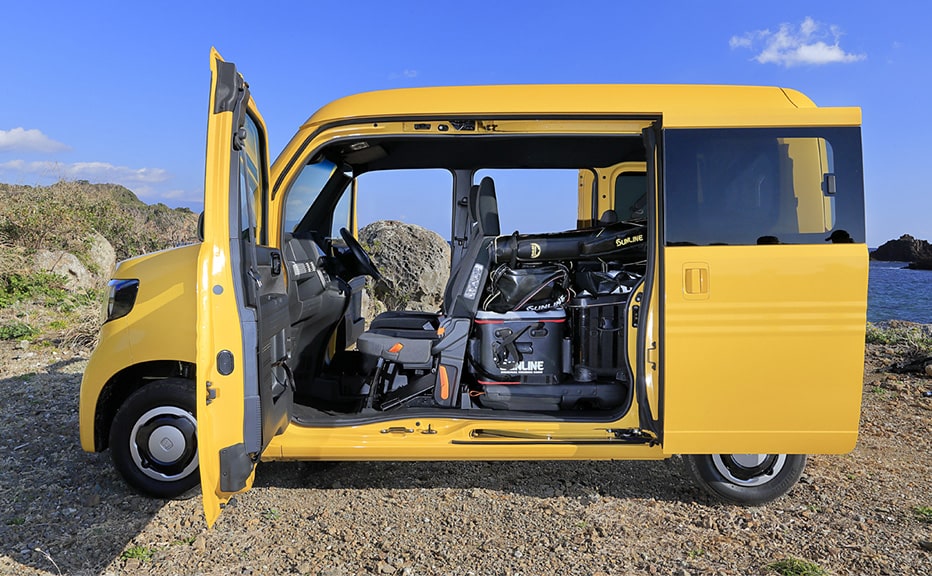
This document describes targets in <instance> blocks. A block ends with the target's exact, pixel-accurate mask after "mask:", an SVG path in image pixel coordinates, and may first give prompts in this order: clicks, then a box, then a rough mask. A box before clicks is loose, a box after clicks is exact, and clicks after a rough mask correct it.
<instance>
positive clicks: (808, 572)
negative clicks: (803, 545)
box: [767, 558, 828, 576]
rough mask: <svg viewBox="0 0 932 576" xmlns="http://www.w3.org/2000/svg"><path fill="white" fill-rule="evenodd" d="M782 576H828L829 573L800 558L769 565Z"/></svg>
mask: <svg viewBox="0 0 932 576" xmlns="http://www.w3.org/2000/svg"><path fill="white" fill-rule="evenodd" d="M767 568H768V569H770V570H771V571H772V572H775V573H777V574H780V576H826V575H827V574H828V573H827V572H826V571H825V570H824V569H823V568H822V567H820V566H819V565H818V564H814V563H812V562H809V561H808V560H800V559H799V558H784V559H782V560H777V561H776V562H772V563H770V564H768V565H767Z"/></svg>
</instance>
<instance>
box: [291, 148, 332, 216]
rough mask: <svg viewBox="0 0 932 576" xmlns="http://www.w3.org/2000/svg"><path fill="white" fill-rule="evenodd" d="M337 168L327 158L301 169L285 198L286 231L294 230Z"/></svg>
mask: <svg viewBox="0 0 932 576" xmlns="http://www.w3.org/2000/svg"><path fill="white" fill-rule="evenodd" d="M335 170H336V166H335V165H334V164H333V163H331V162H327V161H326V160H324V161H321V162H317V163H315V164H308V165H307V166H305V167H304V169H303V170H301V173H300V174H298V177H297V178H296V179H295V181H294V183H293V184H292V185H291V188H290V189H289V190H288V195H287V196H286V199H285V225H284V226H283V230H285V232H292V231H294V229H295V226H297V225H298V223H300V222H301V219H302V218H304V214H305V213H306V212H307V210H308V208H310V207H311V205H312V204H313V203H314V201H315V200H317V197H318V196H319V195H320V192H321V190H323V189H324V185H325V184H326V183H327V181H328V180H329V179H330V177H331V176H332V175H333V172H334V171H335Z"/></svg>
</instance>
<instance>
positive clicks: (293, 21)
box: [0, 0, 932, 246]
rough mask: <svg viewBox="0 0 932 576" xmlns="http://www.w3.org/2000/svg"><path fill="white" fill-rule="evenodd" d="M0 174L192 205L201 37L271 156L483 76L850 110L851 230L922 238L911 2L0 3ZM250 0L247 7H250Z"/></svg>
mask: <svg viewBox="0 0 932 576" xmlns="http://www.w3.org/2000/svg"><path fill="white" fill-rule="evenodd" d="M4 4H5V6H4V7H3V15H4V18H3V20H4V24H5V25H4V26H3V29H4V33H3V34H2V35H0V54H2V55H3V57H2V58H0V79H2V80H0V89H2V91H0V103H2V105H0V181H3V182H13V183H22V184H40V183H49V182H52V181H55V180H57V179H59V178H72V179H86V180H90V181H94V182H117V183H120V184H123V185H125V186H127V187H128V188H130V189H131V190H133V191H135V192H136V193H137V194H138V195H139V196H140V197H141V198H142V199H143V200H145V201H147V202H158V201H161V202H165V203H166V204H168V205H170V206H188V207H191V208H193V209H195V210H197V209H199V208H200V203H201V196H202V193H203V192H202V188H203V168H204V167H203V154H204V143H205V131H206V109H207V95H208V94H207V92H208V83H209V68H208V51H209V49H210V47H211V46H216V47H217V48H218V49H219V50H220V52H221V53H222V54H223V55H224V57H225V58H227V59H229V60H231V61H234V62H236V64H237V66H238V68H239V69H240V71H241V72H243V73H244V75H245V76H246V78H247V80H248V81H249V83H250V85H251V89H252V93H253V95H254V97H255V98H256V100H257V102H258V103H259V107H260V109H261V110H262V113H263V116H264V117H265V120H266V122H267V124H268V125H269V131H270V138H269V141H270V148H271V152H272V155H273V157H274V156H275V155H276V154H277V152H278V151H279V150H280V149H281V148H282V147H283V146H284V144H285V143H286V142H287V141H288V139H289V138H290V137H291V135H292V134H293V132H294V130H295V129H296V128H297V126H298V125H299V124H300V123H301V122H303V121H304V120H305V119H306V118H307V117H308V116H310V115H311V114H312V113H313V112H314V111H315V110H316V109H317V108H319V107H320V106H322V105H324V104H325V103H327V102H328V101H330V100H333V99H334V98H338V97H340V96H344V95H347V94H352V93H355V92H360V91H365V90H375V89H384V88H395V87H407V86H428V85H452V84H497V83H550V82H554V83H723V84H763V85H778V86H786V87H790V88H795V89H798V90H801V91H802V92H804V93H806V94H807V95H808V96H809V97H811V98H812V99H813V100H815V102H816V103H817V104H819V105H820V106H860V107H861V108H862V109H863V115H864V129H863V138H864V162H865V183H866V190H867V211H868V222H867V224H868V243H869V244H871V245H872V246H876V245H878V244H880V243H882V242H883V241H885V240H888V239H890V238H894V237H897V236H899V235H900V234H902V233H909V234H912V235H914V236H917V237H920V238H925V239H930V240H932V223H930V216H932V194H930V191H932V190H930V188H932V184H930V178H929V177H927V175H926V174H925V173H924V172H923V170H924V168H923V166H927V163H929V162H930V158H932V106H930V102H929V100H930V98H929V94H930V88H932V86H930V84H932V80H930V77H932V75H930V74H929V69H930V68H929V61H930V60H932V40H930V35H929V34H928V31H927V28H928V22H929V21H930V16H932V7H930V5H928V4H927V3H925V2H920V1H915V2H892V1H888V2H883V3H879V2H870V3H862V2H850V1H845V2H836V1H830V2H797V1H784V2H780V3H771V2H724V1H715V0H709V1H706V2H685V1H683V2H660V1H655V2H622V1H614V2H611V1H605V2H586V1H582V0H580V1H577V2H570V3H568V2H547V1H543V0H538V1H534V2H523V1H515V2H508V1H503V0H498V1H493V2H487V1H473V2H443V1H440V0H435V1H433V2H405V1H402V0H398V1H396V2H370V1H365V0H362V1H358V2H352V3H351V2H326V3H324V2H309V1H308V2H264V3H259V2H252V3H245V2H238V1H228V2H222V3H209V4H208V3H203V4H201V3H197V2H158V3H156V2H151V3H135V2H125V1H122V2H61V3H50V2H41V1H37V2H15V3H14V2H4ZM253 5H254V6H255V8H253V7H252V6H253Z"/></svg>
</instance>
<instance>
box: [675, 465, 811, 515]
mask: <svg viewBox="0 0 932 576" xmlns="http://www.w3.org/2000/svg"><path fill="white" fill-rule="evenodd" d="M686 467H687V468H688V469H689V472H690V473H691V474H692V476H693V479H695V481H696V483H697V484H699V486H701V487H702V488H703V489H704V490H705V491H707V492H709V493H710V494H712V495H713V496H715V497H717V498H720V499H721V500H724V501H726V502H730V503H732V504H738V505H741V506H759V505H761V504H766V503H767V502H772V501H773V500H776V499H777V498H779V497H781V496H783V495H784V494H786V493H787V492H789V491H790V489H791V488H792V487H793V486H795V485H796V482H797V481H799V477H800V476H802V473H803V470H804V469H805V468H806V455H805V454H690V455H688V456H686Z"/></svg>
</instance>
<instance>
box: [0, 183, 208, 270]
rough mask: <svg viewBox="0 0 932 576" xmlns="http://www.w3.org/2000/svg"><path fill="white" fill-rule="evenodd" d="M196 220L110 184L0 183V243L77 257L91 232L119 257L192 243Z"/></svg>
mask: <svg viewBox="0 0 932 576" xmlns="http://www.w3.org/2000/svg"><path fill="white" fill-rule="evenodd" d="M196 222H197V216H196V215H195V214H194V213H193V212H191V211H190V210H188V209H187V208H176V209H172V208H169V207H168V206H166V205H164V204H153V205H147V204H145V203H144V202H141V201H140V200H139V199H138V198H137V197H136V195H135V194H133V193H132V192H131V191H129V190H127V189H126V188H124V187H122V186H118V185H115V184H90V183H88V182H85V181H76V182H66V181H62V182H58V183H56V184H53V185H51V186H14V185H10V184H0V244H2V245H7V246H22V247H24V248H27V249H32V250H39V249H43V248H44V249H47V250H64V251H66V252H71V253H72V254H74V255H76V256H77V257H78V258H79V259H81V260H82V261H84V260H85V258H83V257H82V256H85V255H86V253H87V250H88V248H89V245H90V238H91V236H92V234H93V232H95V231H96V232H99V233H100V234H101V235H103V236H104V237H105V238H106V239H107V240H109V241H110V243H111V244H112V245H113V248H114V250H115V251H116V254H117V258H118V259H125V258H128V257H130V256H135V255H139V254H143V253H146V252H152V251H155V250H160V249H162V248H165V247H169V246H173V245H178V244H183V243H185V242H192V241H194V239H195V226H196Z"/></svg>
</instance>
